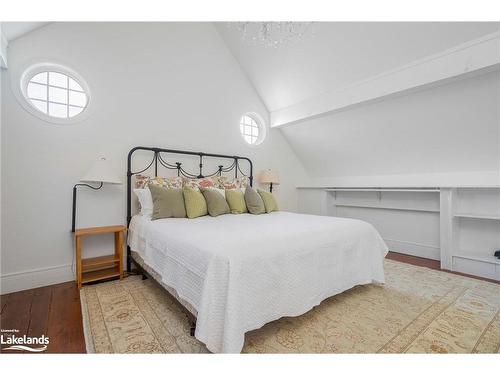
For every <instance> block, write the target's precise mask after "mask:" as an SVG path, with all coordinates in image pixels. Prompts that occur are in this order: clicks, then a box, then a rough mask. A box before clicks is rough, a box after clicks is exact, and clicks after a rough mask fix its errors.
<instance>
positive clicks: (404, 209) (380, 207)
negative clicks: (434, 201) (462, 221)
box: [335, 203, 439, 213]
mask: <svg viewBox="0 0 500 375" xmlns="http://www.w3.org/2000/svg"><path fill="white" fill-rule="evenodd" d="M335 206H337V207H357V208H377V209H382V210H398V211H417V212H434V213H439V210H437V209H436V210H433V209H426V208H408V207H388V206H376V205H370V204H357V203H335Z"/></svg>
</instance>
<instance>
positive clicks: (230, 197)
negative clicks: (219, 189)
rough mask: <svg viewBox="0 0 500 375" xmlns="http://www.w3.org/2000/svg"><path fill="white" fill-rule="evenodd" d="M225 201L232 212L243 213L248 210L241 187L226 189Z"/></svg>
mask: <svg viewBox="0 0 500 375" xmlns="http://www.w3.org/2000/svg"><path fill="white" fill-rule="evenodd" d="M226 201H227V204H228V205H229V210H230V212H231V213H232V214H244V213H247V212H248V210H247V205H246V203H245V194H244V192H243V191H241V189H229V190H226Z"/></svg>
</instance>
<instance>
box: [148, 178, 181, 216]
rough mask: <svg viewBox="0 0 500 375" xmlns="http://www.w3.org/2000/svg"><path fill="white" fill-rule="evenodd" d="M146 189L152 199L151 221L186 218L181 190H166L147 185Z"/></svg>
mask: <svg viewBox="0 0 500 375" xmlns="http://www.w3.org/2000/svg"><path fill="white" fill-rule="evenodd" d="M148 188H149V191H151V197H152V199H153V215H152V217H151V220H157V219H165V218H168V217H179V218H180V217H186V209H185V207H184V197H183V194H182V189H167V188H164V187H161V186H156V185H154V184H149V185H148Z"/></svg>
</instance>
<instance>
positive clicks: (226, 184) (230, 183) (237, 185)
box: [217, 176, 250, 190]
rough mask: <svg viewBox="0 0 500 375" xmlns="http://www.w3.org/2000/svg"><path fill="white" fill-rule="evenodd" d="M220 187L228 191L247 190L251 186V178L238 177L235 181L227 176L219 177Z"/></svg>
mask: <svg viewBox="0 0 500 375" xmlns="http://www.w3.org/2000/svg"><path fill="white" fill-rule="evenodd" d="M217 181H218V185H219V186H220V187H222V188H224V189H226V190H228V189H241V188H243V189H245V188H246V187H247V186H250V178H248V177H247V176H241V177H236V178H235V179H232V180H231V179H229V178H228V177H227V176H219V177H218V180H217Z"/></svg>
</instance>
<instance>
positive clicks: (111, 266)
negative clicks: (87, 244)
mask: <svg viewBox="0 0 500 375" xmlns="http://www.w3.org/2000/svg"><path fill="white" fill-rule="evenodd" d="M126 231H127V227H125V226H124V225H113V226H109V227H95V228H82V229H77V230H75V250H76V282H77V284H78V288H79V289H80V288H81V287H82V284H85V283H90V282H93V281H98V280H106V279H111V278H114V277H119V278H120V279H122V278H123V242H124V234H125V232H126ZM105 233H114V235H115V252H114V254H113V255H105V256H101V257H96V258H84V259H82V237H85V236H95V235H98V234H105Z"/></svg>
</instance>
